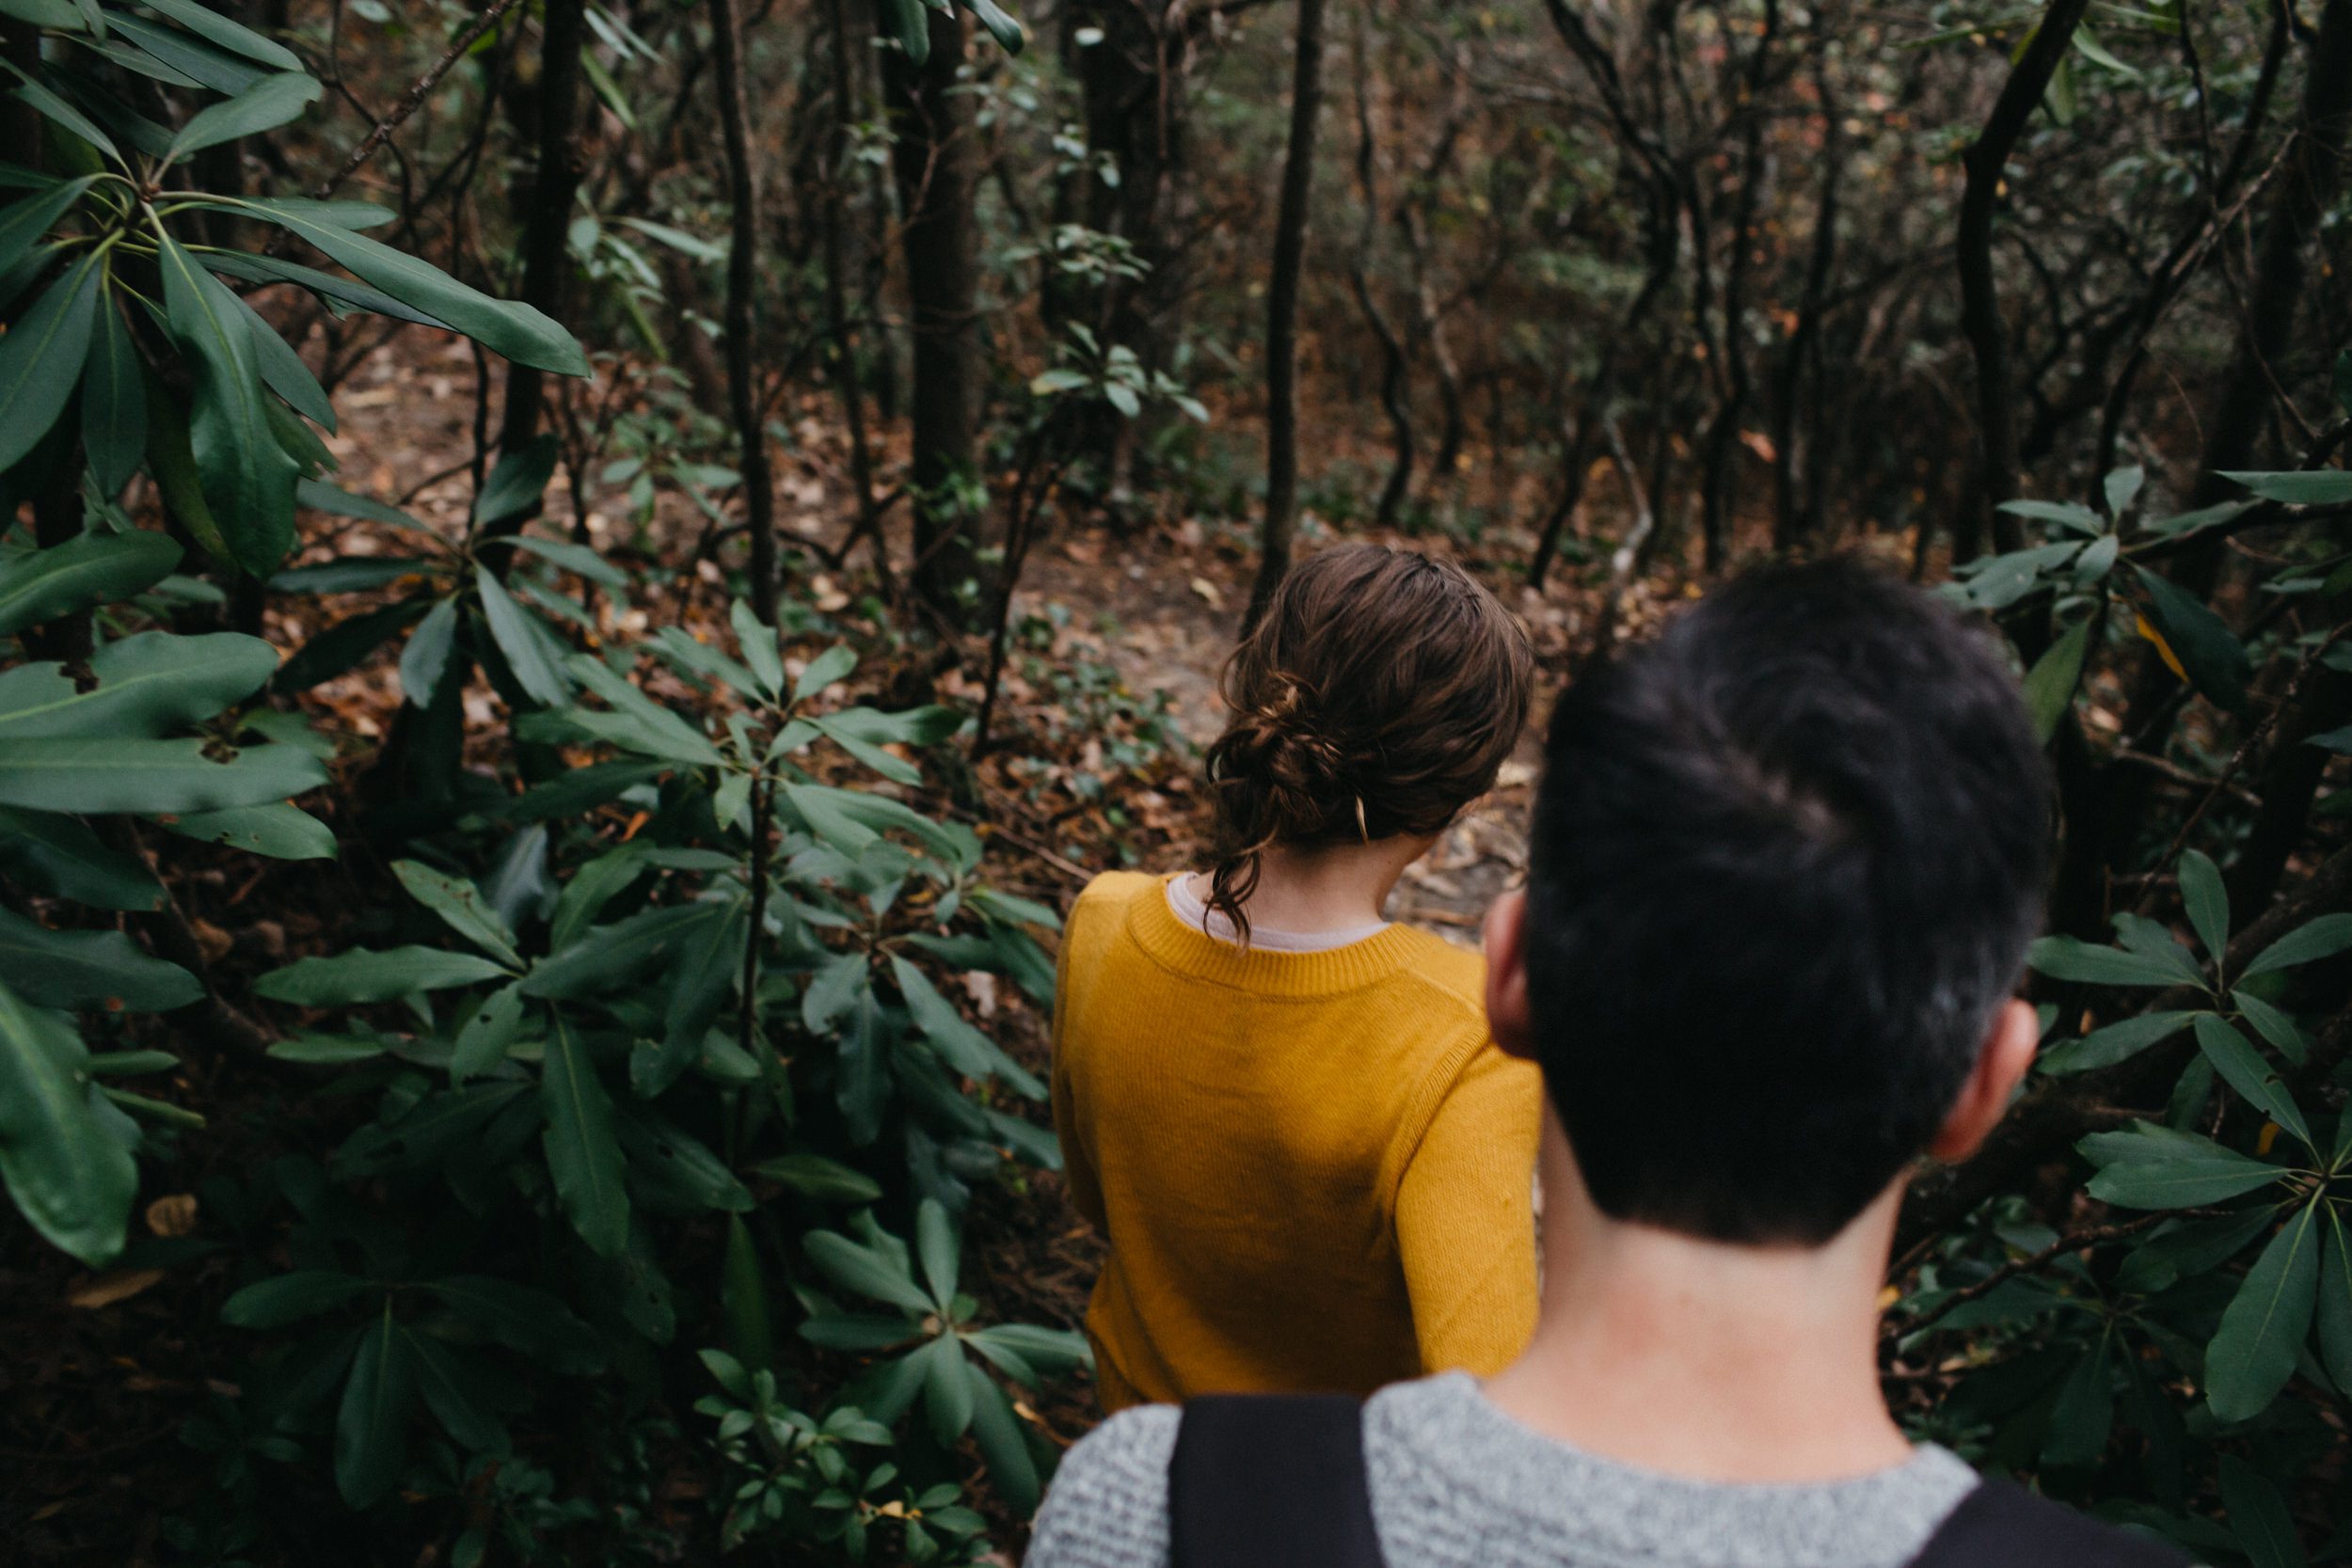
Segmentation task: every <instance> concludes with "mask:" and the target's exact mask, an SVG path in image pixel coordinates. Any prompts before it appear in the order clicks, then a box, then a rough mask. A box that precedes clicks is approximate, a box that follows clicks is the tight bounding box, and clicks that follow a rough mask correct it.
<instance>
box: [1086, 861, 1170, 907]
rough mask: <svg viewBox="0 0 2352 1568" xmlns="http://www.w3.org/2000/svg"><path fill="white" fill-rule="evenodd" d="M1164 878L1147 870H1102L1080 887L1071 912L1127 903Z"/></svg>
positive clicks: (1155, 885)
mask: <svg viewBox="0 0 2352 1568" xmlns="http://www.w3.org/2000/svg"><path fill="white" fill-rule="evenodd" d="M1163 880H1165V879H1164V878H1161V877H1159V876H1157V875H1155V874H1153V873H1152V872H1149V871H1104V872H1099V873H1097V874H1096V875H1095V878H1094V879H1093V880H1092V881H1089V883H1087V885H1086V886H1085V887H1084V888H1082V889H1080V890H1079V892H1078V901H1077V902H1076V903H1075V904H1073V905H1072V906H1071V910H1072V912H1073V913H1075V912H1076V911H1079V910H1084V909H1090V908H1099V907H1104V906H1108V905H1113V904H1120V905H1123V904H1127V903H1130V902H1132V901H1133V900H1135V899H1136V897H1138V896H1140V895H1142V894H1143V893H1144V892H1145V891H1146V890H1147V889H1151V888H1156V887H1158V886H1159V885H1160V883H1161V882H1162V881H1163Z"/></svg>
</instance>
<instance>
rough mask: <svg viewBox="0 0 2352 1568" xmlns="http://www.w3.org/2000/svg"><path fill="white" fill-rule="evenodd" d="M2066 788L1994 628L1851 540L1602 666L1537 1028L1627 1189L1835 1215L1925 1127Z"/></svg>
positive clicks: (1600, 1163) (1807, 1234) (1994, 980)
mask: <svg viewBox="0 0 2352 1568" xmlns="http://www.w3.org/2000/svg"><path fill="white" fill-rule="evenodd" d="M2048 850H2049V787H2048V780H2047V776H2046V773H2045V771H2044V768H2043V763H2042V751H2041V748H2040V746H2039V745H2037V744H2036V741H2035V737H2034V734H2033V730H2032V727H2031V725H2030V723H2029V722H2028V721H2027V720H2026V713H2025V709H2024V706H2023V705H2022V704H2021V703H2020V701H2019V699H2018V692H2017V683H2016V681H2015V680H2014V678H2012V676H2011V675H2010V672H2009V670H2008V668H2007V666H2006V665H2005V664H2004V663H2003V661H2002V660H2001V658H2000V657H1998V655H1997V654H1996V653H1995V652H1994V648H1993V646H1992V645H1991V643H1990V641H1989V640H1988V639H1987V638H1986V637H1984V636H1983V635H1982V634H1980V633H1979V632H1978V631H1976V630H1975V629H1973V628H1971V627H1970V626H1966V625H1964V624H1963V622H1962V621H1961V620H1960V619H1959V618H1958V616H1957V615H1956V614H1954V613H1953V612H1952V611H1951V610H1948V609H1947V608H1946V607H1945V606H1944V605H1943V604H1941V603H1939V602H1938V601H1936V600H1935V599H1933V598H1931V596H1929V595H1928V594H1924V593H1921V592H1919V591H1918V590H1916V589H1914V588H1911V587H1909V586H1907V585H1905V584H1903V583H1901V582H1899V581H1897V580H1896V579H1894V578H1889V577H1887V576H1884V575H1883V574H1882V573H1880V572H1878V571H1876V570H1874V569H1872V568H1870V567H1868V566H1866V565H1864V564H1863V563H1861V562H1857V561H1853V560H1851V559H1841V560H1830V561H1823V562H1815V563H1812V564H1809V565H1795V566H1772V567H1768V568H1764V569H1761V570H1757V571H1754V572H1750V573H1748V574H1747V575H1745V576H1743V577H1741V578H1738V579H1737V580H1735V581H1733V582H1732V583H1730V584H1728V585H1727V586H1725V587H1724V588H1722V589H1720V590H1718V591H1717V592H1716V593H1714V594H1709V595H1708V597H1707V598H1706V599H1705V600H1704V601H1702V602H1701V603H1699V604H1698V605H1697V606H1695V607H1694V608H1692V610H1688V611H1687V612H1685V613H1684V614H1682V615H1681V616H1680V617H1678V618H1677V619H1676V620H1675V621H1674V622H1672V623H1671V624H1670V625H1669V626H1667V627H1666V629H1665V630H1664V632H1663V633H1662V634H1661V635H1660V636H1659V637H1658V638H1657V639H1656V640H1655V641H1650V642H1648V643H1645V644H1643V645H1640V646H1637V647H1633V648H1631V649H1629V650H1628V651H1626V652H1624V653H1622V654H1621V655H1619V656H1618V657H1616V659H1615V660H1614V661H1613V663H1611V664H1610V665H1608V666H1607V667H1605V668H1603V669H1601V670H1599V671H1597V672H1596V673H1592V674H1590V675H1588V676H1586V677H1585V678H1584V679H1582V680H1580V681H1578V682H1577V683H1576V685H1575V686H1574V687H1573V688H1572V689H1570V690H1569V691H1568V692H1567V693H1566V694H1565V696H1564V697H1563V698H1562V700H1561V703H1560V706H1559V709H1558V711H1557V713H1556V715H1555V716H1554V718H1553V720H1552V725H1551V735H1550V740H1549V748H1548V759H1547V766H1546V770H1545V778H1544V783H1543V787H1542V790H1541V793H1540V795H1539V797H1538V799H1537V800H1536V804H1535V823H1534V847H1533V853H1532V856H1531V864H1530V870H1529V878H1528V899H1529V909H1528V921H1527V971H1528V989H1529V993H1530V1006H1531V1012H1532V1015H1533V1028H1532V1042H1533V1045H1534V1051H1535V1054H1536V1056H1537V1058H1538V1060H1539V1061H1540V1062H1541V1063H1542V1066H1543V1069H1544V1079H1545V1084H1546V1085H1547V1087H1548V1089H1549V1093H1550V1095H1551V1098H1552V1101H1553V1103H1554V1105H1555V1106H1556V1107H1557V1108H1558V1110H1559V1113H1560V1117H1561V1120H1562V1122H1563V1124H1564V1125H1565V1128H1566V1130H1567V1133H1568V1139H1569V1142H1570V1144H1571V1145H1572V1146H1573V1148H1574V1149H1575V1152H1576V1159H1577V1164H1578V1166H1579V1167H1580V1169H1581V1171H1582V1173H1583V1176H1584V1180H1585V1183H1586V1185H1587V1186H1588V1187H1589V1188H1590V1189H1591V1192H1592V1195H1593V1200H1594V1201H1595V1202H1596V1203H1597V1205H1598V1206H1599V1207H1600V1209H1601V1211H1602V1212H1605V1213H1608V1214H1611V1215H1613V1216H1614V1217H1616V1218H1618V1219H1623V1220H1634V1221H1640V1222H1643V1223H1645V1224H1650V1225H1656V1226H1660V1227H1665V1228H1668V1229H1672V1230H1677V1231H1680V1232H1684V1233H1686V1234H1692V1235H1698V1236H1704V1237H1708V1238H1710V1239H1713V1240H1718V1241H1726V1242H1745V1243H1801V1244H1818V1243H1821V1242H1825V1241H1827V1240H1828V1239H1829V1238H1830V1237H1832V1236H1834V1235H1836V1233H1837V1232H1838V1231H1839V1230H1841V1229H1843V1228H1844V1227H1845V1226H1846V1224H1847V1223H1848V1222H1849V1221H1851V1219H1852V1218H1853V1217H1854V1216H1855V1215H1856V1214H1858V1213H1860V1212H1862V1210H1863V1209H1864V1208H1866V1207H1867V1205H1868V1204H1869V1202H1870V1200H1871V1199H1872V1198H1873V1197H1875V1196H1878V1194H1879V1193H1880V1192H1882V1191H1883V1190H1884V1188H1885V1186H1886V1183H1887V1182H1888V1181H1890V1180H1893V1179H1894V1178H1895V1176H1896V1174H1897V1173H1898V1172H1899V1171H1900V1170H1901V1169H1902V1167H1903V1165H1904V1164H1907V1163H1908V1162H1909V1161H1911V1160H1912V1159H1913V1158H1915V1156H1916V1155H1917V1154H1918V1153H1919V1151H1920V1150H1921V1149H1922V1148H1924V1147H1925V1146H1926V1144H1927V1142H1928V1141H1929V1139H1930V1138H1931V1137H1932V1136H1933V1134H1934V1132H1935V1130H1936V1128H1937V1127H1938V1126H1940V1125H1941V1123H1942V1121H1943V1118H1944V1117H1945V1115H1946V1114H1947V1111H1948V1110H1949V1109H1950V1106H1951V1102H1952V1101H1953V1099H1954V1097H1955V1096H1956V1095H1957V1094H1958V1093H1959V1090H1960V1087H1961V1085H1962V1084H1963V1082H1964V1081H1965V1080H1966V1078H1967V1075H1968V1073H1969V1070H1970V1069H1971V1068H1972V1067H1973V1065H1974V1063H1975V1061H1976V1055H1977V1050H1978V1047H1979V1044H1980V1043H1981V1041H1982V1039H1983V1037H1984V1034H1985V1031H1986V1029H1987V1028H1988V1027H1989V1025H1990V1023H1991V1022H1992V1018H1993V1015H1994V1009H1995V1008H1996V1007H1997V1006H1999V1004H2000V1003H2001V1002H2002V1001H2003V999H2004V998H2005V997H2006V996H2007V995H2008V994H2009V991H2010V988H2011V987H2012V986H2013V985H2014V984H2015V982H2016V979H2017V975H2018V972H2019V967H2020V964H2021V961H2022V959H2023V957H2024V954H2025V949H2026V943H2027V942H2028V941H2030V940H2031V938H2032V936H2033V933H2034V931H2035V929H2036V928H2037V927H2038V925H2039V922H2040V918H2041V898H2042V878H2043V875H2044V871H2045V868H2046V864H2047V858H2048Z"/></svg>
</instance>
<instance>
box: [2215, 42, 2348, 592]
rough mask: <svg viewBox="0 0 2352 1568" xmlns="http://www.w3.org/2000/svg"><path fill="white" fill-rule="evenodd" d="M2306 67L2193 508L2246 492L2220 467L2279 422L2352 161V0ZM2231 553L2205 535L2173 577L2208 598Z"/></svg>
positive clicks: (2245, 459)
mask: <svg viewBox="0 0 2352 1568" xmlns="http://www.w3.org/2000/svg"><path fill="white" fill-rule="evenodd" d="M2303 69H2304V72H2305V74H2304V78H2303V119H2302V124H2301V125H2299V126H2298V127H2297V128H2296V146H2295V148H2294V149H2293V150H2291V151H2290V152H2289V153H2288V155H2287V157H2288V163H2287V166H2286V167H2284V168H2282V169H2280V171H2279V196H2278V206H2277V208H2276V209H2275V210H2273V211H2272V213H2271V214H2270V221H2269V222H2267V223H2266V224H2265V225H2264V226H2263V233H2262V240H2261V242H2260V248H2259V251H2258V253H2257V256H2256V259H2255V262H2254V278H2253V286H2252V290H2251V292H2250V293H2249V296H2248V298H2247V302H2246V314H2245V317H2244V319H2243V320H2242V321H2241V322H2240V324H2239V328H2238V341H2237V352H2236V355H2235V356H2234V357H2233V360H2232V362H2231V366H2230V379H2229V382H2228V384H2227V385H2226V386H2225V387H2224V388H2222V392H2221V396H2220V398H2219V399H2218V401H2217V402H2216V404H2214V410H2213V417H2212V418H2211V420H2208V421H2207V424H2206V430H2207V432H2208V435H2207V436H2206V437H2205V451H2204V458H2203V467H2202V469H2201V471H2200V473H2199V474H2198V477H2197V488H2196V491H2195V493H2194V494H2193V496H2192V497H2191V499H2190V501H2189V505H2190V506H2192V507H2200V506H2211V505H2214V504H2215V503H2217V502H2219V501H2225V500H2228V499H2230V498H2231V497H2233V496H2235V495H2237V494H2239V493H2240V492H2239V490H2238V487H2237V485H2236V484H2234V483H2232V482H2231V481H2229V480H2226V479H2223V478H2221V477H2220V474H2221V472H2222V471H2223V470H2225V469H2232V468H2249V467H2254V466H2255V453H2256V451H2257V449H2258V447H2259V446H2260V444H2261V441H2262V434H2263V430H2264V428H2265V426H2266V425H2267V424H2268V423H2269V420H2270V410H2271V399H2272V398H2273V397H2274V396H2277V395H2279V392H2278V388H2279V386H2280V377H2279V376H2278V375H2277V374H2276V367H2277V365H2278V362H2279V360H2280V357H2281V356H2283V355H2284V354H2285V353H2286V352H2287V349H2288V345H2289V342H2290V341H2291V339H2292V336H2293V333H2294V330H2295V318H2296V307H2297V306H2298V305H2299V304H2300V303H2301V301H2302V297H2303V280H2304V277H2305V276H2306V274H2307V273H2308V272H2309V270H2310V265H2311V257H2310V254H2309V253H2310V250H2311V244H2312V236H2313V235H2314V234H2316V233H2317V232H2318V230H2319V222H2320V219H2321V218H2323V217H2325V216H2326V215H2327V213H2328V208H2329V207H2330V206H2332V205H2333V204H2334V202H2335V198H2336V193H2337V192H2338V191H2340V190H2341V189H2343V187H2344V165H2345V163H2346V162H2347V160H2348V159H2352V0H2328V8H2327V9H2326V10H2324V11H2322V12H2321V13H2320V17H2319V34H2318V37H2317V38H2316V39H2315V40H2313V41H2312V49H2311V55H2310V57H2309V58H2308V59H2307V60H2306V61H2305V62H2304V67H2303ZM2221 558H2222V543H2221V541H2220V540H2219V539H2214V540H2212V541H2210V542H2206V543H2201V544H2200V545H2198V546H2195V547H2193V548H2191V549H2189V550H2186V551H2185V552H2183V558H2182V560H2181V562H2180V564H2179V565H2178V566H2177V567H2176V568H2175V569H2174V571H2173V574H2172V576H2173V578H2174V580H2175V581H2177V582H2179V583H2180V584H2181V586H2182V587H2184V588H2185V589H2187V590H2188V591H2189V592H2190V593H2192V594H2198V595H2200V596H2202V595H2203V594H2208V593H2211V592H2212V589H2213V584H2214V580H2215V578H2216V576H2217V572H2218V570H2219V567H2220V563H2221Z"/></svg>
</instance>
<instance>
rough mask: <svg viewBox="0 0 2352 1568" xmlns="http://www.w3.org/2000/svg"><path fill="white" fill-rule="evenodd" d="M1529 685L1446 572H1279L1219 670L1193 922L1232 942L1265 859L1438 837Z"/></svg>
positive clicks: (1415, 559)
mask: <svg viewBox="0 0 2352 1568" xmlns="http://www.w3.org/2000/svg"><path fill="white" fill-rule="evenodd" d="M1533 676H1534V651H1533V650H1532V649H1531V648H1530V646H1529V644H1528V640H1527V634H1526V632H1525V631H1524V630H1523V629H1522V628H1521V627H1520V626H1519V624H1518V621H1516V620H1515V619H1513V617H1512V615H1511V613H1510V611H1508V610H1504V609H1503V608H1502V604H1501V603H1500V602H1499V601H1498V600H1497V599H1496V598H1495V596H1494V595H1493V594H1489V593H1487V592H1486V589H1485V588H1483V587H1481V586H1479V584H1478V582H1477V581H1476V579H1474V578H1471V577H1470V574H1469V573H1467V572H1465V571H1463V570H1462V569H1461V568H1460V567H1459V566H1456V565H1454V563H1453V562H1448V561H1440V560H1438V559H1436V558H1434V557H1431V556H1426V555H1422V554H1420V553H1419V552H1417V551H1413V550H1399V549H1391V548H1390V547H1388V546H1383V545H1342V546H1335V547H1333V548H1331V549H1327V550H1323V551H1321V552H1319V553H1317V554H1315V555H1312V556H1310V557H1309V558H1308V559H1306V560H1305V561H1303V562H1300V563H1299V564H1298V565H1296V566H1295V567H1294V568H1292V570H1291V572H1290V574H1289V575H1288V576H1287V577H1285V578H1283V579H1282V581H1281V584H1280V585H1279V587H1277V588H1276V589H1275V591H1274V596H1273V598H1272V599H1271V600H1269V601H1268V603H1267V605H1266V608H1265V612H1264V614H1263V616H1262V617H1261V618H1260V619H1259V622H1258V626H1257V628H1256V629H1255V630H1254V631H1252V632H1251V633H1250V634H1249V635H1248V637H1246V638H1245V639H1243V640H1242V642H1241V645H1240V646H1239V647H1237V648H1235V649H1234V650H1233V653H1232V657H1230V658H1228V659H1227V660H1226V662H1225V671H1224V675H1223V679H1222V689H1223V692H1224V696H1225V703H1226V706H1227V708H1228V709H1229V710H1230V712H1231V714H1232V717H1231V718H1230V719H1229V720H1228V721H1227V722H1226V726H1225V732H1224V733H1223V734H1222V735H1220V736H1218V737H1217V739H1216V743H1215V744H1214V745H1212V746H1211V747H1210V748H1209V752H1208V774H1209V783H1210V784H1211V786H1212V791H1211V792H1212V795H1213V798H1214V800H1215V804H1216V828H1215V835H1214V839H1213V844H1212V858H1213V869H1212V871H1211V873H1210V878H1209V882H1210V892H1209V898H1208V907H1209V909H1210V910H1212V911H1215V912H1216V913H1219V914H1222V915H1224V916H1225V918H1226V919H1228V920H1230V921H1232V924H1233V928H1234V929H1235V931H1237V932H1238V933H1239V934H1240V937H1241V940H1242V941H1243V942H1245V943H1247V942H1248V940H1249V917H1248V913H1247V912H1246V911H1245V908H1244V907H1245V906H1246V905H1247V904H1248V901H1249V896H1250V895H1251V894H1253V893H1255V892H1256V891H1257V887H1258V876H1259V869H1260V857H1261V855H1262V853H1263V851H1264V850H1265V849H1266V848H1267V847H1270V846H1273V845H1278V844H1279V845H1294V846H1302V847H1311V846H1314V845H1322V844H1337V843H1342V842H1344V841H1346V840H1349V839H1359V840H1361V841H1363V842H1365V843H1370V842H1372V841H1374V840H1375V839H1382V838H1388V837H1391V836H1392V835H1395V834H1399V833H1410V834H1416V835H1418V834H1429V833H1435V832H1438V831H1439V830H1440V829H1442V828H1443V827H1444V826H1445V825H1446V824H1447V823H1448V822H1451V821H1452V820H1453V819H1454V816H1456V815H1457V814H1458V813H1459V812H1460V811H1461V810H1462V808H1463V807H1464V806H1466V805H1468V804H1470V801H1472V800H1476V799H1477V798H1478V797H1479V796H1481V795H1483V794H1485V793H1486V791H1487V790H1488V789H1490V788H1491V787H1493V785H1494V781H1495V773H1496V771H1497V770H1498V769H1499V768H1502V761H1503V759H1504V758H1505V757H1507V756H1509V755H1510V753H1511V749H1512V747H1513V746H1514V745H1516V744H1517V743H1518V736H1519V731H1520V729H1521V728H1522V727H1523V726H1524V725H1525V723H1526V722H1527V707H1528V695H1529V688H1530V686H1531V684H1532V681H1533Z"/></svg>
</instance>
